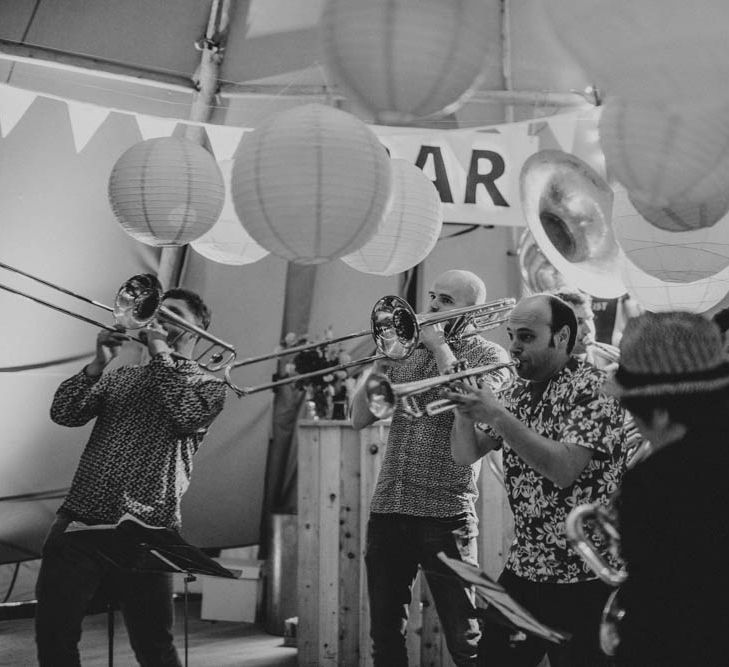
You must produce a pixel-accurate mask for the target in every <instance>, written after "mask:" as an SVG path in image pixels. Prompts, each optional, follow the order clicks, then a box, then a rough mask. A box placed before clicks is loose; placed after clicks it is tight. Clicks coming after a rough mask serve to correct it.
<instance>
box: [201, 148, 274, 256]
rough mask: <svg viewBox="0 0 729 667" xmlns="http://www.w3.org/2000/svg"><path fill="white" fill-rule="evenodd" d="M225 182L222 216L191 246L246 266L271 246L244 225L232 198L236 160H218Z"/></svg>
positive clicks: (266, 252) (202, 252)
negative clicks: (231, 188)
mask: <svg viewBox="0 0 729 667" xmlns="http://www.w3.org/2000/svg"><path fill="white" fill-rule="evenodd" d="M218 165H219V166H220V171H221V172H222V174H223V182H224V183H225V195H226V196H225V203H224V204H223V211H222V213H221V214H220V219H219V220H218V221H217V222H216V223H215V224H214V225H213V226H212V228H211V229H210V230H209V231H207V232H205V233H204V234H203V235H202V236H201V237H200V238H199V239H196V240H195V241H193V242H192V243H191V244H190V246H191V247H192V248H193V250H194V251H195V252H196V253H198V254H199V255H202V256H203V257H205V259H209V260H210V261H212V262H217V263H218V264H229V265H231V266H243V265H244V264H253V262H257V261H258V260H259V259H263V258H264V257H265V256H266V255H268V254H269V252H268V250H266V249H265V248H261V246H259V245H258V244H257V243H256V242H255V241H254V240H253V239H252V238H251V237H250V235H249V234H248V232H247V231H246V230H245V229H244V228H243V225H241V224H240V222H239V221H238V216H237V215H236V214H235V207H234V206H233V200H232V199H231V198H230V172H231V170H232V169H233V161H232V160H222V161H220V162H219V163H218Z"/></svg>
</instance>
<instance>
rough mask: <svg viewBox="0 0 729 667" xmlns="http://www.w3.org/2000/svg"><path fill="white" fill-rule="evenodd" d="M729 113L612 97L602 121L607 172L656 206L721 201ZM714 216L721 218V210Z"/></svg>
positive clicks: (728, 173) (727, 179)
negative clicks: (719, 199) (679, 107)
mask: <svg viewBox="0 0 729 667" xmlns="http://www.w3.org/2000/svg"><path fill="white" fill-rule="evenodd" d="M727 111H729V109H727V108H726V107H722V108H714V107H712V108H708V107H700V108H696V109H678V108H677V107H671V106H669V105H663V106H659V105H657V104H647V103H641V104H639V103H636V102H633V101H627V100H624V99H621V98H617V97H615V98H610V99H608V100H607V102H606V103H605V106H604V107H603V110H602V116H601V118H600V139H601V142H602V148H603V151H604V152H605V159H606V162H607V168H608V170H609V172H610V173H611V175H612V176H613V177H614V178H615V179H616V180H617V181H619V182H620V183H621V184H622V185H623V186H625V188H626V189H627V190H628V191H630V192H631V194H632V195H633V196H634V197H635V198H637V199H638V200H640V201H641V202H643V203H645V204H648V205H651V206H653V207H658V208H667V207H670V206H671V205H672V203H673V202H683V203H687V202H691V203H695V204H701V203H705V202H708V201H712V200H715V199H717V198H723V196H724V193H725V192H726V191H727V189H728V188H729V142H727V141H726V137H727V136H729V113H727ZM715 209H716V207H715ZM714 212H715V213H718V215H719V217H721V213H722V212H721V211H720V210H715V211H714ZM716 219H718V218H716ZM714 222H715V220H714Z"/></svg>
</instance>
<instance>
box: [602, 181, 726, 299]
mask: <svg viewBox="0 0 729 667" xmlns="http://www.w3.org/2000/svg"><path fill="white" fill-rule="evenodd" d="M613 229H614V232H615V237H616V238H617V240H618V242H619V243H620V245H621V247H622V249H623V253H624V256H625V259H624V261H623V263H622V265H621V274H622V279H623V281H624V283H625V286H626V288H627V290H628V292H630V293H631V294H632V295H633V296H634V297H635V298H636V299H637V300H638V301H639V302H640V303H641V305H643V306H644V307H645V308H646V309H647V310H653V311H656V310H671V309H682V310H691V311H693V312H704V311H705V310H707V309H709V308H711V307H712V306H714V305H715V304H717V303H718V302H719V301H721V299H722V298H724V296H725V295H726V293H727V291H729V282H728V281H729V216H724V218H722V219H721V220H720V221H719V222H718V223H717V224H716V225H714V226H713V227H711V228H708V229H699V230H695V231H691V232H667V231H664V230H661V229H658V228H657V227H655V226H654V225H651V224H650V223H648V222H647V221H645V220H644V219H643V218H642V216H641V215H640V214H639V213H638V212H637V211H636V210H635V208H634V207H633V205H632V204H631V202H630V200H629V197H628V194H627V192H626V191H625V190H624V189H623V188H616V190H615V200H614V206H613Z"/></svg>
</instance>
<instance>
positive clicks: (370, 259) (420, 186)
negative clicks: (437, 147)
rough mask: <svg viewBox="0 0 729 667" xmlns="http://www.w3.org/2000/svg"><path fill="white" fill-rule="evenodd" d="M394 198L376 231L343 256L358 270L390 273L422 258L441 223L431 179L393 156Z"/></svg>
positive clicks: (439, 210) (376, 273)
mask: <svg viewBox="0 0 729 667" xmlns="http://www.w3.org/2000/svg"><path fill="white" fill-rule="evenodd" d="M392 172H393V173H392V176H393V178H392V184H393V202H392V208H391V209H390V212H389V213H388V214H387V215H386V216H385V218H384V219H383V220H382V222H381V223H380V226H379V228H378V229H377V232H376V233H375V235H374V236H373V237H372V238H371V239H370V240H369V241H368V242H367V243H365V244H364V245H363V246H362V247H361V248H360V249H359V250H356V251H355V252H353V253H352V254H350V255H345V256H344V257H342V261H343V262H344V263H345V264H347V265H349V266H351V267H352V268H353V269H356V270H357V271H362V272H363V273H373V274H375V275H378V276H393V275H395V274H396V273H401V272H403V271H407V270H408V269H410V268H412V267H413V266H415V265H416V264H419V263H420V262H422V261H423V260H424V259H425V258H426V257H427V256H428V255H429V254H430V251H431V250H432V249H433V248H434V247H435V244H436V243H437V241H438V237H439V236H440V231H441V229H442V227H443V206H442V204H441V201H440V195H439V194H438V190H436V188H435V186H434V185H433V182H432V181H431V180H430V179H429V178H428V177H427V176H426V175H425V174H424V173H423V171H422V170H421V169H419V168H418V167H416V166H415V165H413V164H411V163H410V162H408V161H407V160H399V159H394V160H392Z"/></svg>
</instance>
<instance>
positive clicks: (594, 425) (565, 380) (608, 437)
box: [482, 359, 626, 583]
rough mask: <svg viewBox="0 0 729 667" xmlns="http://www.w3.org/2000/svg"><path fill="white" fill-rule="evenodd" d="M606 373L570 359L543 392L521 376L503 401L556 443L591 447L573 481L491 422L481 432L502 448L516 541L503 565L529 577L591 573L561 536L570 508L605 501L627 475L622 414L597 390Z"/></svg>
mask: <svg viewBox="0 0 729 667" xmlns="http://www.w3.org/2000/svg"><path fill="white" fill-rule="evenodd" d="M604 377H605V374H604V372H603V371H600V370H598V369H596V368H595V367H594V366H592V365H591V364H588V363H585V362H581V361H578V360H576V359H572V360H571V361H570V362H569V363H568V364H567V366H565V368H563V369H562V370H561V371H560V372H559V373H558V374H557V375H555V376H554V377H552V378H551V379H550V380H549V382H548V383H547V385H546V387H544V391H543V393H542V394H541V396H538V393H537V395H533V391H534V389H535V386H534V385H533V384H532V383H530V382H527V381H525V380H523V379H521V378H520V379H518V380H517V381H516V383H515V384H514V385H513V387H512V388H511V389H509V390H508V391H507V392H506V395H505V397H504V404H505V405H506V407H507V409H508V410H509V412H511V414H513V415H514V416H515V417H516V418H517V419H519V421H521V422H522V423H523V424H526V425H527V426H529V427H530V428H531V429H533V430H534V431H536V432H537V433H539V434H540V435H543V436H544V437H546V438H549V439H551V440H555V441H556V442H569V443H574V444H579V445H581V446H583V447H587V448H588V449H591V450H594V454H593V457H592V459H590V462H589V463H588V464H587V466H586V467H585V469H584V470H583V471H582V474H581V475H580V476H579V477H578V478H577V479H576V480H575V482H574V483H573V484H571V485H570V486H568V487H567V488H564V489H561V488H559V487H558V486H557V485H556V484H554V483H553V482H551V481H550V480H549V479H547V478H546V477H544V476H543V475H541V474H540V473H538V472H537V471H536V470H534V468H532V467H531V466H529V465H528V464H527V463H525V462H524V461H523V460H522V459H521V458H520V457H519V455H518V454H517V453H516V452H515V451H514V450H513V449H511V448H510V447H509V444H508V443H507V442H504V440H503V438H502V437H501V436H500V435H498V434H497V433H496V432H495V431H494V430H493V429H492V428H491V427H490V426H488V425H483V426H482V428H483V430H484V431H485V432H486V433H487V434H488V435H489V436H491V437H492V438H493V439H495V440H496V441H497V442H499V443H503V445H504V478H505V482H506V488H507V493H508V496H509V504H510V505H511V510H512V512H513V514H514V541H513V543H512V545H511V549H510V550H509V555H508V558H507V561H506V569H508V570H510V571H511V572H513V573H514V574H515V575H517V576H519V577H522V578H524V579H529V580H530V581H536V582H550V583H573V582H577V581H586V580H589V579H594V578H595V575H594V574H593V572H592V570H590V569H589V568H588V567H587V565H586V564H585V563H584V562H583V561H582V559H581V558H580V556H579V555H578V554H577V553H575V552H574V551H573V549H572V548H571V547H570V546H569V544H568V542H567V538H566V535H565V519H566V518H567V515H568V514H569V512H570V510H571V509H572V508H573V507H575V506H576V505H581V504H583V503H591V502H599V503H602V504H604V505H607V504H608V501H609V499H610V496H611V494H612V493H613V492H614V491H615V490H616V489H617V488H618V485H619V484H620V480H621V478H622V476H623V473H624V472H625V468H626V466H625V463H626V452H625V447H624V446H623V445H624V441H625V432H624V428H623V423H624V419H625V413H624V411H623V409H622V408H621V407H620V406H619V404H618V402H617V401H616V400H615V399H614V398H612V397H609V396H606V395H605V394H602V393H601V392H600V388H601V386H602V383H603V379H604Z"/></svg>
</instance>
